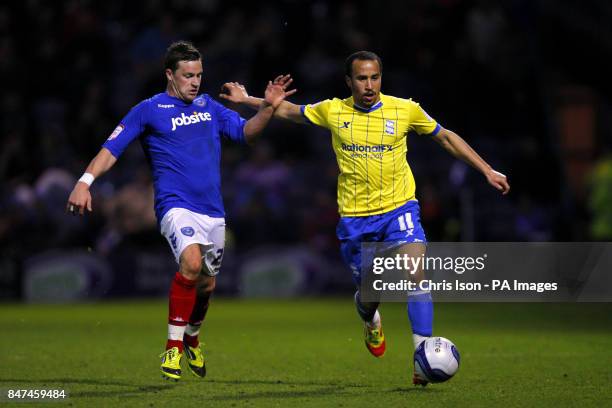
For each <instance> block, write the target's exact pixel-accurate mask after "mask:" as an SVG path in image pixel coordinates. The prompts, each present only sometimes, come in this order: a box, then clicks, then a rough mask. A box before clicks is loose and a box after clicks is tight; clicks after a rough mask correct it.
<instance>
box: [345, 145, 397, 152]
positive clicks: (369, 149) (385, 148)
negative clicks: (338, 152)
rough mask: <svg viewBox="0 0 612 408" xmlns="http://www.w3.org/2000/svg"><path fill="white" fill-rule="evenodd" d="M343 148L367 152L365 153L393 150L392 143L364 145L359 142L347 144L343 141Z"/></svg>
mask: <svg viewBox="0 0 612 408" xmlns="http://www.w3.org/2000/svg"><path fill="white" fill-rule="evenodd" d="M342 150H344V151H345V152H365V153H384V152H390V151H391V150H393V146H391V145H383V144H381V145H372V146H364V145H360V144H357V143H352V144H346V143H342Z"/></svg>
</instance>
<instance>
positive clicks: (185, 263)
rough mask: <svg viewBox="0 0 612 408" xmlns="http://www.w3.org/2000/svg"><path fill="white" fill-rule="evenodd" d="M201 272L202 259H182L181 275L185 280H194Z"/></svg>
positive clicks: (193, 257) (194, 257) (192, 257)
mask: <svg viewBox="0 0 612 408" xmlns="http://www.w3.org/2000/svg"><path fill="white" fill-rule="evenodd" d="M201 270H202V258H201V257H196V256H191V257H185V258H183V260H182V262H181V274H182V275H184V276H185V277H186V278H187V279H192V280H193V279H196V278H197V277H198V275H199V274H200V271H201Z"/></svg>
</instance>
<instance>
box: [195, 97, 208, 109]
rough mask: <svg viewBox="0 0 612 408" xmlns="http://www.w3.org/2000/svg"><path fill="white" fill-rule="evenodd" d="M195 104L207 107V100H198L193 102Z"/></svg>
mask: <svg viewBox="0 0 612 408" xmlns="http://www.w3.org/2000/svg"><path fill="white" fill-rule="evenodd" d="M193 103H194V104H195V105H197V106H200V107H202V106H204V105H206V100H205V99H204V98H196V99H194V100H193Z"/></svg>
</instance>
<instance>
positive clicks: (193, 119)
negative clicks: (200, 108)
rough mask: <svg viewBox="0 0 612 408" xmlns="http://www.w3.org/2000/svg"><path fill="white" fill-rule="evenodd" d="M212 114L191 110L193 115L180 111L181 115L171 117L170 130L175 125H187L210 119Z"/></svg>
mask: <svg viewBox="0 0 612 408" xmlns="http://www.w3.org/2000/svg"><path fill="white" fill-rule="evenodd" d="M211 120H212V116H211V115H210V113H209V112H193V115H189V116H188V115H185V113H181V116H179V117H176V118H172V130H173V131H174V130H176V128H177V127H180V126H189V125H193V124H194V123H200V122H206V121H211Z"/></svg>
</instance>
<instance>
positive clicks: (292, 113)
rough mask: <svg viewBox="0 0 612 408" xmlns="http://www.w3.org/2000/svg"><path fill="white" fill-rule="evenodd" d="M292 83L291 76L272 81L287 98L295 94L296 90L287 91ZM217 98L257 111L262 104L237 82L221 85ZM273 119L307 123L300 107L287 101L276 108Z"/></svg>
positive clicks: (261, 100)
mask: <svg viewBox="0 0 612 408" xmlns="http://www.w3.org/2000/svg"><path fill="white" fill-rule="evenodd" d="M292 82H293V79H292V78H291V75H279V76H277V77H276V79H274V82H273V84H274V85H280V86H281V87H282V88H283V89H284V90H285V91H286V95H285V97H288V96H291V95H293V94H294V93H295V92H297V89H292V90H290V91H287V88H288V87H289V85H291V83H292ZM219 97H220V98H221V99H225V100H226V101H230V102H233V103H237V104H241V105H246V106H248V107H250V108H252V109H259V108H260V107H261V105H262V103H263V102H264V100H263V99H262V98H256V97H254V96H250V95H249V94H248V92H247V90H246V88H245V87H244V85H242V84H240V83H238V82H227V83H225V84H223V86H222V87H221V93H220V94H219ZM274 117H275V118H277V119H283V120H288V121H290V122H294V123H301V124H305V123H307V122H306V120H305V119H304V116H303V115H302V112H301V111H300V105H296V104H294V103H291V102H289V101H287V100H283V101H282V102H281V104H280V105H279V106H278V108H277V109H276V110H275V111H274Z"/></svg>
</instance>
